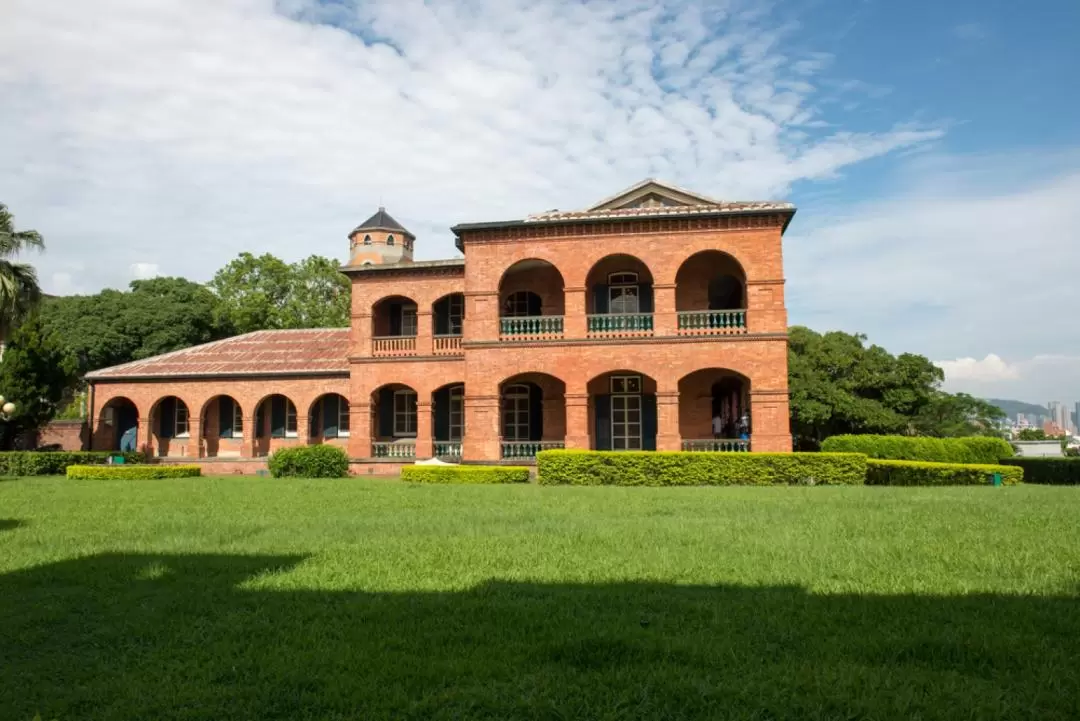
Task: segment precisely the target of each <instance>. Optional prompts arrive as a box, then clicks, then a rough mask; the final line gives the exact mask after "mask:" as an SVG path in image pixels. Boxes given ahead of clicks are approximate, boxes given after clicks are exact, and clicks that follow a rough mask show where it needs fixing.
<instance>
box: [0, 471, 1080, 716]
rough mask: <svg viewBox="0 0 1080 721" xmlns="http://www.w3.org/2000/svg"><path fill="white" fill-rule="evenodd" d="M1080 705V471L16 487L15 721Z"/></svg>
mask: <svg viewBox="0 0 1080 721" xmlns="http://www.w3.org/2000/svg"><path fill="white" fill-rule="evenodd" d="M38 711H40V712H41V715H42V718H43V719H46V720H48V719H60V721H69V720H75V719H79V720H82V719H109V720H110V721H113V720H120V719H139V720H140V721H141V720H147V719H213V720H214V721H235V720H238V719H289V720H290V721H292V720H297V719H378V718H395V719H396V718H411V719H425V720H426V719H460V718H486V719H512V718H537V719H540V718H542V719H660V718H671V719H681V718H715V719H800V720H805V719H905V720H906V719H1039V720H1040V721H1048V720H1051V719H1077V718H1080V488H1049V487H1016V488H929V489H919V488H824V487H818V488H676V489H655V488H550V487H539V486H534V485H529V486H520V487H497V486H482V487H476V486H413V485H407V484H403V483H401V482H398V481H386V480H359V479H351V480H333V481H295V480H272V479H265V478H224V479H190V480H175V481H122V482H113V481H85V482H74V481H66V480H63V479H27V480H8V481H0V720H2V721H24V720H25V721H30V719H31V718H33V716H34V714H35V713H36V712H38Z"/></svg>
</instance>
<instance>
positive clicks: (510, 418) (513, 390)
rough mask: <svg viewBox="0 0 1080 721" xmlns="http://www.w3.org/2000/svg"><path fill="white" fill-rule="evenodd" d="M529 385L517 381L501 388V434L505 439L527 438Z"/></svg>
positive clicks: (523, 439) (517, 439) (520, 439)
mask: <svg viewBox="0 0 1080 721" xmlns="http://www.w3.org/2000/svg"><path fill="white" fill-rule="evenodd" d="M529 396H530V393H529V386H527V385H525V384H523V383H519V384H515V385H512V386H507V387H506V389H505V390H503V396H502V398H503V400H502V436H503V440H507V441H527V440H529V416H530V415H531V414H530V413H529Z"/></svg>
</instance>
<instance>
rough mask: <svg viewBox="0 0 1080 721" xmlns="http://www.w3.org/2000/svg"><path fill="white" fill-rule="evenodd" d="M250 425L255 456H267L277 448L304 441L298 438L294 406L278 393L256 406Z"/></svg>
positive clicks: (296, 444) (297, 444) (299, 443)
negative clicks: (251, 426)
mask: <svg viewBox="0 0 1080 721" xmlns="http://www.w3.org/2000/svg"><path fill="white" fill-rule="evenodd" d="M252 425H253V426H254V428H252V436H253V439H254V455H255V456H260V457H262V456H269V455H270V454H271V453H273V452H274V451H276V450H277V449H278V448H288V447H290V446H299V445H303V444H304V442H305V441H306V439H304V438H300V434H299V426H298V419H297V415H296V404H295V403H293V402H292V400H291V399H290V398H288V397H287V396H284V395H282V394H280V393H272V394H270V395H268V396H266V397H265V398H263V399H262V400H261V401H259V402H258V404H256V406H255V413H254V421H253V423H252Z"/></svg>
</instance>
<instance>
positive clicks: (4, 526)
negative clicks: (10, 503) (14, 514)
mask: <svg viewBox="0 0 1080 721" xmlns="http://www.w3.org/2000/svg"><path fill="white" fill-rule="evenodd" d="M25 525H26V521H20V520H19V519H18V518H0V532H3V531H14V530H15V529H16V528H22V527H23V526H25Z"/></svg>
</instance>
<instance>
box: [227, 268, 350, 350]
mask: <svg viewBox="0 0 1080 721" xmlns="http://www.w3.org/2000/svg"><path fill="white" fill-rule="evenodd" d="M209 287H210V289H211V290H213V291H214V293H216V294H217V296H218V297H219V298H220V299H221V305H220V306H219V308H218V313H219V319H220V321H221V322H222V323H227V324H228V325H231V326H232V327H234V328H235V329H236V331H237V332H238V333H247V332H249V331H254V330H263V329H267V328H325V327H344V326H347V325H348V324H349V280H348V278H346V277H345V276H344V275H342V274H341V273H340V272H339V271H338V263H336V262H334V261H333V260H331V259H329V258H324V257H322V256H317V255H313V256H310V257H308V258H305V259H304V260H302V261H299V262H297V263H293V264H288V263H286V262H285V261H283V260H281V259H280V258H277V257H275V256H273V255H270V254H268V253H267V254H264V255H260V256H255V255H252V254H251V253H241V254H240V255H239V256H238V257H237V258H236V259H235V260H233V261H232V262H230V263H229V264H228V265H226V266H225V267H224V268H222V269H221V270H219V271H218V272H217V274H215V275H214V278H213V280H211V281H210V283H209Z"/></svg>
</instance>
